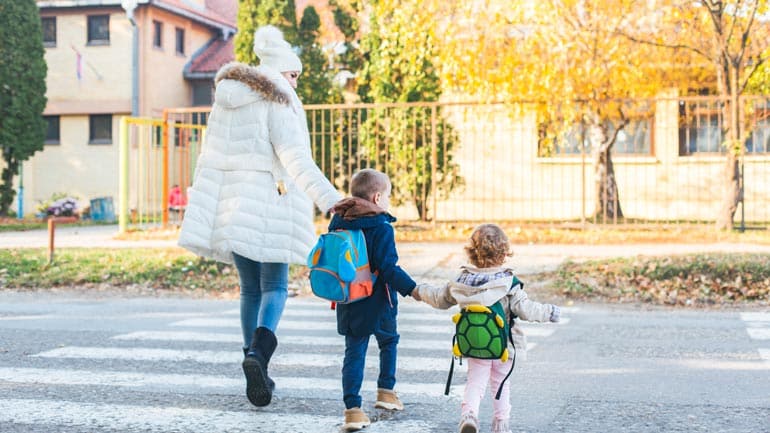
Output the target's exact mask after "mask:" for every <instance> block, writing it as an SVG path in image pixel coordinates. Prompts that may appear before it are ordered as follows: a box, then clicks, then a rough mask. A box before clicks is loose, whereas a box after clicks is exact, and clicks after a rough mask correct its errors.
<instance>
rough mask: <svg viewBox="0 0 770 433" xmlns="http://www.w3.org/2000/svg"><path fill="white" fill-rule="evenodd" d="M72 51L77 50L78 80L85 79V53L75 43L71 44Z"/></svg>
mask: <svg viewBox="0 0 770 433" xmlns="http://www.w3.org/2000/svg"><path fill="white" fill-rule="evenodd" d="M70 48H72V51H74V52H75V76H77V77H78V81H82V80H83V55H82V54H80V51H78V50H77V48H75V46H74V45H70Z"/></svg>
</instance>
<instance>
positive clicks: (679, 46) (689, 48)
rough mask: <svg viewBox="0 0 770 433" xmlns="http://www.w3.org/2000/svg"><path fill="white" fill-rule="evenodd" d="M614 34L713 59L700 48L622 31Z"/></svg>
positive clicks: (634, 40)
mask: <svg viewBox="0 0 770 433" xmlns="http://www.w3.org/2000/svg"><path fill="white" fill-rule="evenodd" d="M615 33H616V34H618V35H620V36H623V37H625V38H626V39H628V40H630V41H631V42H636V43H639V44H646V45H652V46H654V47H660V48H670V49H672V50H686V51H692V52H694V53H695V54H698V55H700V56H702V57H704V58H705V59H706V60H709V61H713V60H714V59H712V58H711V56H709V55H708V54H706V53H705V52H703V51H702V50H700V49H698V48H696V47H693V46H690V45H684V44H666V43H662V42H656V41H650V40H646V39H641V38H637V37H636V36H633V35H630V34H628V33H625V32H623V31H616V32H615Z"/></svg>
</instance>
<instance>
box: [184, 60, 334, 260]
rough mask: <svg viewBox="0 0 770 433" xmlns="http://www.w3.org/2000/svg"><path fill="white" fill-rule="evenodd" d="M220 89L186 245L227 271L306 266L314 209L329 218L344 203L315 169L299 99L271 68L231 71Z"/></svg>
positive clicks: (188, 216) (187, 219) (191, 195)
mask: <svg viewBox="0 0 770 433" xmlns="http://www.w3.org/2000/svg"><path fill="white" fill-rule="evenodd" d="M215 84H216V93H215V97H214V100H215V102H214V105H213V107H212V109H211V115H210V116H209V119H208V126H207V129H206V134H205V138H204V143H203V148H202V151H201V154H200V156H199V158H198V162H197V165H196V167H195V176H194V180H193V184H192V187H190V188H189V189H188V199H189V200H188V205H187V210H186V211H185V216H184V220H183V222H182V231H181V234H180V236H179V245H180V246H182V247H184V248H186V249H188V250H190V251H192V252H194V253H196V254H198V255H200V256H204V257H208V258H211V259H215V260H218V261H221V262H225V263H232V262H233V256H232V253H237V254H239V255H241V256H243V257H247V258H249V259H252V260H255V261H260V262H272V263H305V262H306V258H307V254H308V252H309V251H310V249H311V248H312V246H313V245H314V244H315V241H316V233H315V226H314V225H313V202H315V204H316V205H317V206H318V207H319V208H320V209H321V211H322V212H326V211H328V210H329V208H331V206H332V205H333V204H334V203H336V202H337V201H339V200H340V199H341V198H342V196H340V194H339V193H338V192H337V191H336V190H335V189H334V187H333V186H332V184H331V183H330V182H329V181H328V180H327V179H326V177H325V176H324V175H323V173H322V172H321V170H320V169H319V168H318V166H317V165H316V164H315V162H314V161H313V157H312V153H311V149H310V137H309V134H308V129H307V120H306V118H305V111H304V109H303V108H302V104H301V103H300V101H299V98H297V95H296V93H295V92H294V89H292V88H291V86H290V85H289V82H288V81H287V80H286V79H285V78H284V77H283V76H282V75H281V74H280V73H278V72H276V71H274V70H273V69H271V68H268V67H265V66H258V67H252V66H248V65H244V64H241V63H236V62H233V63H229V64H227V65H225V66H223V67H222V69H220V70H219V72H218V73H217V76H216V79H215ZM281 183H282V184H283V185H285V193H283V194H281V193H279V188H278V185H279V184H281ZM308 196H309V197H308ZM311 199H312V202H311Z"/></svg>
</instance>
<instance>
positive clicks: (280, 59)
mask: <svg viewBox="0 0 770 433" xmlns="http://www.w3.org/2000/svg"><path fill="white" fill-rule="evenodd" d="M254 54H256V55H257V57H259V64H260V65H265V66H268V67H270V68H273V69H275V70H276V71H278V72H289V71H299V72H302V62H301V61H300V60H299V57H297V54H296V53H294V50H293V49H292V48H291V45H289V43H288V42H286V40H284V39H283V33H281V31H280V30H279V29H278V28H277V27H275V26H271V25H266V26H262V27H260V28H258V29H257V31H255V32H254Z"/></svg>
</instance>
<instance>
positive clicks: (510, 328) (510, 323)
mask: <svg viewBox="0 0 770 433" xmlns="http://www.w3.org/2000/svg"><path fill="white" fill-rule="evenodd" d="M515 318H516V316H514V315H511V320H509V321H508V341H510V342H511V347H513V358H512V359H511V369H510V370H508V374H506V375H505V378H503V380H502V382H500V386H499V387H498V388H497V394H495V400H500V394H502V392H503V385H504V384H505V381H506V380H508V378H509V377H511V373H513V367H515V366H516V345H515V344H514V343H513V320H514V319H515Z"/></svg>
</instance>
